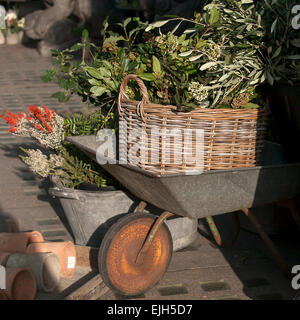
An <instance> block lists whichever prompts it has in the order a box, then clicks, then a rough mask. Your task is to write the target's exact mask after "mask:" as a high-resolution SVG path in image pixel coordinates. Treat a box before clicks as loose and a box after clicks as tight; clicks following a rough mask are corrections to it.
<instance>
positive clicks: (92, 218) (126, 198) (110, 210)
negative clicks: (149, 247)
mask: <svg viewBox="0 0 300 320" xmlns="http://www.w3.org/2000/svg"><path fill="white" fill-rule="evenodd" d="M52 182H53V183H54V185H55V186H54V187H53V188H51V189H49V193H50V195H52V196H55V197H57V198H59V200H60V203H61V205H62V207H63V209H64V212H65V216H66V218H67V220H68V222H69V225H70V228H71V230H72V233H73V237H74V241H75V244H77V245H82V246H90V247H96V248H98V247H99V246H100V244H101V241H102V239H103V237H104V235H105V233H106V232H107V231H108V229H109V228H110V227H111V226H112V225H113V224H114V223H115V222H116V221H117V220H118V219H119V218H120V217H121V216H124V215H126V214H128V213H130V212H133V211H134V209H135V208H136V207H137V205H138V204H139V200H138V199H136V198H135V197H133V196H132V195H130V194H128V193H125V192H124V191H120V190H113V189H112V188H105V189H103V190H101V191H88V190H75V189H69V188H64V187H62V186H61V185H60V184H59V181H55V180H54V179H53V178H52ZM145 212H151V213H153V214H160V213H161V212H162V211H161V210H160V209H158V208H155V207H153V206H147V208H146V210H145ZM166 224H167V226H168V228H169V230H170V232H171V235H172V238H173V250H174V251H178V250H180V249H183V248H185V247H187V246H189V245H190V244H191V243H192V242H193V241H194V240H195V239H196V237H197V234H198V220H197V219H190V218H186V217H174V218H170V219H169V220H167V221H166Z"/></svg>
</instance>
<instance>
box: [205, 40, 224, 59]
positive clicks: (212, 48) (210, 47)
mask: <svg viewBox="0 0 300 320" xmlns="http://www.w3.org/2000/svg"><path fill="white" fill-rule="evenodd" d="M205 52H206V54H207V56H208V58H209V60H211V61H217V60H218V59H219V58H220V57H221V47H220V46H219V45H218V44H216V43H215V42H214V41H212V40H209V41H208V42H207V46H206V48H205Z"/></svg>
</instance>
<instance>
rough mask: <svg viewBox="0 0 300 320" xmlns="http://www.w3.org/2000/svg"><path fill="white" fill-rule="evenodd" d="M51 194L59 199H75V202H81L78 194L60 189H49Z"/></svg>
mask: <svg viewBox="0 0 300 320" xmlns="http://www.w3.org/2000/svg"><path fill="white" fill-rule="evenodd" d="M49 194H50V195H51V196H53V197H57V198H66V199H74V200H79V197H78V195H77V194H76V192H67V191H65V190H64V191H63V190H61V189H59V188H58V187H54V188H50V189H49Z"/></svg>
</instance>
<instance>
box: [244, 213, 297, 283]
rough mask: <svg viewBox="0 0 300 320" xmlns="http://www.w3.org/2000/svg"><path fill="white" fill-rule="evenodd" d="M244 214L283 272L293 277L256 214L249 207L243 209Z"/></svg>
mask: <svg viewBox="0 0 300 320" xmlns="http://www.w3.org/2000/svg"><path fill="white" fill-rule="evenodd" d="M242 211H243V212H244V214H245V215H246V216H247V217H248V218H249V220H250V222H251V223H252V225H253V226H254V228H255V229H256V231H257V232H258V234H259V235H260V237H261V238H262V240H263V241H264V243H265V244H266V246H267V247H268V248H269V249H270V251H271V253H272V256H273V258H274V259H275V260H276V261H277V263H278V265H279V266H280V268H281V270H282V271H283V273H284V274H285V275H286V276H287V277H288V278H291V272H290V269H289V267H288V266H287V264H286V263H285V261H284V259H283V258H282V256H281V255H280V253H279V252H278V250H277V249H276V247H275V245H274V243H273V242H272V240H271V239H270V238H269V237H268V235H267V234H266V233H265V232H264V230H263V228H262V226H261V225H260V224H259V222H258V221H257V219H256V218H255V216H254V215H253V214H252V213H251V212H250V211H249V210H248V209H242Z"/></svg>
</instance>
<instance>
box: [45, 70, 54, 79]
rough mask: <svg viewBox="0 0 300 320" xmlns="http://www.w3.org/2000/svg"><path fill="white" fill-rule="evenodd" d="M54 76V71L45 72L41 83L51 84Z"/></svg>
mask: <svg viewBox="0 0 300 320" xmlns="http://www.w3.org/2000/svg"><path fill="white" fill-rule="evenodd" d="M55 76H56V71H55V70H46V71H45V72H44V74H43V81H44V82H51V81H52V80H53V79H54V77H55Z"/></svg>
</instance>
